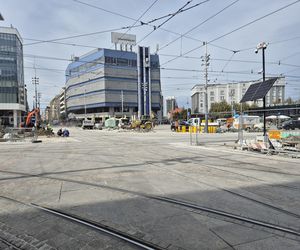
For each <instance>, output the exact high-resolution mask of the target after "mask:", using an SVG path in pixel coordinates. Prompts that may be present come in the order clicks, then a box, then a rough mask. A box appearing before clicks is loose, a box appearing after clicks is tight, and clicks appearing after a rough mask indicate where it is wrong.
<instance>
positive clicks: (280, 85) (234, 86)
mask: <svg viewBox="0 0 300 250" xmlns="http://www.w3.org/2000/svg"><path fill="white" fill-rule="evenodd" d="M257 82H260V81H259V80H258V81H245V82H237V83H227V84H209V85H208V87H207V97H208V110H210V107H211V104H212V103H216V102H222V101H226V102H227V103H229V104H234V103H239V102H240V100H241V99H242V97H243V96H244V94H245V93H246V91H247V89H248V88H249V86H250V85H251V84H254V83H257ZM285 84H286V83H285V78H284V77H278V78H277V80H276V81H275V83H274V85H273V87H272V88H271V89H270V91H269V92H268V93H267V95H266V106H273V105H282V104H284V101H285ZM191 97H192V113H201V114H203V113H205V85H204V84H197V85H195V86H194V87H193V88H192V94H191ZM247 103H248V104H250V105H251V104H253V103H254V102H247ZM255 103H256V104H257V105H258V106H259V107H262V105H263V102H262V100H257V101H255Z"/></svg>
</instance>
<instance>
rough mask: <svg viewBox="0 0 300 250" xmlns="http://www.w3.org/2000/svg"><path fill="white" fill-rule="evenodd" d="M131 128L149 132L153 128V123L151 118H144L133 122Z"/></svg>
mask: <svg viewBox="0 0 300 250" xmlns="http://www.w3.org/2000/svg"><path fill="white" fill-rule="evenodd" d="M130 128H131V129H134V130H141V129H142V131H146V132H148V131H150V130H151V129H152V128H153V122H152V120H151V118H150V117H149V116H142V118H141V120H134V121H132V122H131V125H130Z"/></svg>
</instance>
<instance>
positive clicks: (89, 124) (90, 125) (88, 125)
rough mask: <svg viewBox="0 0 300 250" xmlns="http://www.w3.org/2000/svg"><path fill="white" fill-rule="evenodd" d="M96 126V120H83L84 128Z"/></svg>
mask: <svg viewBox="0 0 300 250" xmlns="http://www.w3.org/2000/svg"><path fill="white" fill-rule="evenodd" d="M94 126H95V123H94V121H92V120H88V119H85V120H83V121H82V126H81V127H82V128H83V129H94Z"/></svg>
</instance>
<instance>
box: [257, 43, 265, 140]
mask: <svg viewBox="0 0 300 250" xmlns="http://www.w3.org/2000/svg"><path fill="white" fill-rule="evenodd" d="M266 48H267V43H265V42H261V43H259V44H258V45H257V47H256V50H255V53H258V50H260V49H261V50H262V66H263V70H262V75H263V83H264V82H265V81H266V67H265V64H266V63H265V49H266ZM263 116H264V117H263V119H264V140H265V142H266V135H267V129H266V96H264V97H263Z"/></svg>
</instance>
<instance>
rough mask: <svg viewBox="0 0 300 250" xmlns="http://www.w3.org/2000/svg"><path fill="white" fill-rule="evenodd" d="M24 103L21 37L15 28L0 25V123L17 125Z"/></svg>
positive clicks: (23, 111) (24, 108)
mask: <svg viewBox="0 0 300 250" xmlns="http://www.w3.org/2000/svg"><path fill="white" fill-rule="evenodd" d="M26 103H27V95H26V88H25V84H24V67H23V45H22V38H21V36H20V34H19V32H18V30H17V29H15V28H13V27H0V125H4V126H14V127H17V126H19V124H20V123H21V118H22V116H24V113H25V111H26Z"/></svg>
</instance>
